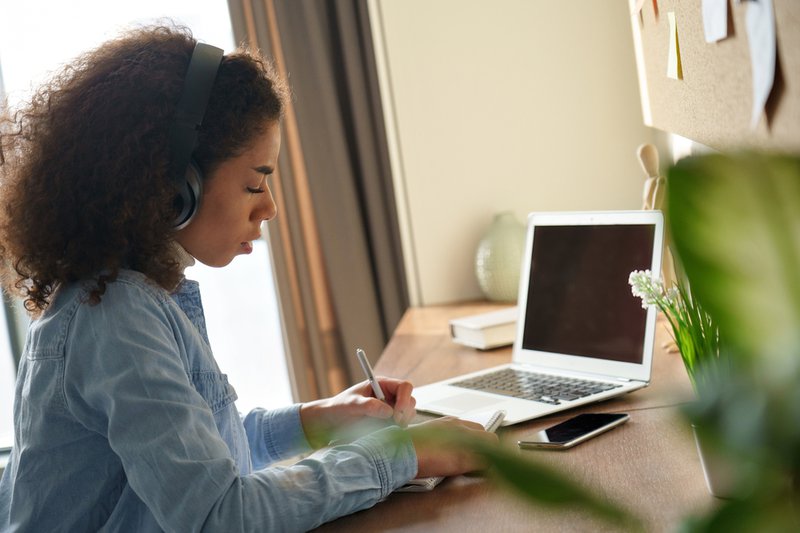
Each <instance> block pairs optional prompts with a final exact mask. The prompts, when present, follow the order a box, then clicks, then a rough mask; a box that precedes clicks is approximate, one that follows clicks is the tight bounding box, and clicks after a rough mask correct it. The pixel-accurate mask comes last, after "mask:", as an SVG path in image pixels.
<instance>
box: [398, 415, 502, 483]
mask: <svg viewBox="0 0 800 533" xmlns="http://www.w3.org/2000/svg"><path fill="white" fill-rule="evenodd" d="M505 414H506V413H505V412H504V411H487V412H484V413H474V414H473V415H472V416H469V417H463V418H464V420H471V421H472V422H477V423H478V424H481V425H482V426H483V427H484V429H486V431H491V432H492V433H494V432H495V431H497V428H499V427H500V424H501V423H502V422H503V417H504V416H505ZM442 480H444V477H423V478H418V479H412V480H411V481H409V482H408V483H406V484H405V485H403V486H402V487H400V488H399V489H397V490H396V491H395V492H425V491H428V490H433V488H434V487H435V486H436V485H438V484H439V483H441V482H442Z"/></svg>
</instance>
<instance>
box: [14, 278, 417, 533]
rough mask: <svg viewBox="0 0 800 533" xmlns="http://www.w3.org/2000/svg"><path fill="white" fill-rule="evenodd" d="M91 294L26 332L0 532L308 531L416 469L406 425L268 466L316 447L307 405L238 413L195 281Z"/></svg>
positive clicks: (62, 297) (121, 284) (59, 307)
mask: <svg viewBox="0 0 800 533" xmlns="http://www.w3.org/2000/svg"><path fill="white" fill-rule="evenodd" d="M86 297H87V294H86V291H85V288H84V287H82V286H81V285H79V284H75V285H72V286H67V287H64V288H63V289H61V290H59V291H58V293H57V294H56V296H55V298H54V301H53V303H52V304H51V305H50V306H49V307H48V309H47V310H46V311H45V313H44V314H43V315H42V316H41V317H40V318H39V319H37V320H36V321H34V322H33V324H32V325H31V327H30V329H29V331H28V336H27V339H26V343H25V351H24V354H23V357H22V360H21V362H20V368H19V373H18V377H17V386H16V396H15V402H14V426H15V441H14V448H13V451H12V454H11V459H10V461H9V464H8V466H7V468H6V470H5V472H4V475H3V478H2V481H0V530H2V531H6V530H10V531H35V532H40V531H48V532H51V531H120V532H128V531H130V532H134V531H135V532H139V531H162V530H164V531H179V532H189V531H224V532H236V531H303V530H307V529H310V528H313V527H315V526H317V525H319V524H321V523H323V522H326V521H328V520H332V519H333V518H336V517H338V516H342V515H345V514H348V513H352V512H354V511H357V510H360V509H364V508H367V507H370V506H372V505H374V504H375V503H376V502H378V501H380V500H381V499H382V498H385V497H386V496H387V495H388V494H389V493H390V492H392V491H393V490H394V489H395V488H397V487H399V486H401V485H402V484H403V483H405V482H406V481H408V480H409V479H410V478H412V477H414V475H415V474H416V468H417V467H416V456H415V453H414V449H413V446H412V445H411V442H410V440H409V439H408V437H407V436H406V435H404V434H403V432H402V431H401V430H399V429H397V428H390V429H386V430H382V431H379V432H377V433H373V434H371V435H367V436H365V437H362V438H360V439H358V440H356V441H355V442H353V443H351V444H349V445H345V446H337V447H334V448H329V449H327V450H323V451H320V452H317V453H315V454H313V455H311V456H310V457H308V458H306V459H304V460H302V461H300V462H299V463H296V464H295V465H292V466H281V467H276V466H273V467H270V466H269V465H270V464H271V463H274V462H275V461H277V460H281V459H284V458H288V457H291V456H294V455H296V454H298V453H302V452H307V451H309V450H310V448H309V445H308V442H307V441H306V438H305V436H304V433H303V429H302V426H301V423H300V406H299V405H294V406H291V407H287V408H285V409H279V410H274V411H265V410H262V409H256V410H254V411H252V412H251V413H249V414H248V415H247V416H246V417H245V418H244V420H242V419H241V417H240V415H239V413H238V412H237V411H236V408H235V404H234V400H235V399H236V393H235V391H234V389H233V387H231V385H230V384H228V381H227V378H226V376H225V375H224V374H222V373H221V372H220V370H219V368H218V367H217V363H216V362H215V360H214V357H213V355H212V353H211V349H210V347H209V345H208V339H207V337H206V333H205V320H204V318H203V310H202V305H201V303H200V295H199V288H198V286H197V283H196V282H193V281H188V280H186V281H184V282H183V284H182V285H181V287H180V290H179V291H178V292H177V293H175V294H173V295H172V296H170V295H169V294H168V293H167V292H166V291H164V290H162V289H160V288H158V287H156V286H155V285H154V284H152V283H150V282H148V281H147V279H146V278H145V277H144V276H143V275H142V274H139V273H137V272H131V271H123V272H122V273H120V275H119V278H118V279H117V280H116V281H115V282H113V283H110V284H109V285H108V288H107V291H106V293H105V295H104V296H103V298H102V302H101V303H100V304H98V305H89V304H88V303H87V301H86ZM254 469H255V470H254Z"/></svg>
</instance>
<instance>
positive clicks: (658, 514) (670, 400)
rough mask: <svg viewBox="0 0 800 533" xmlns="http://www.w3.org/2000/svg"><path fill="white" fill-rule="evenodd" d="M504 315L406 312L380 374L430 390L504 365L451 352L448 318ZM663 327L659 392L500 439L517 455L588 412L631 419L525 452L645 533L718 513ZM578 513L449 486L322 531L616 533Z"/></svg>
mask: <svg viewBox="0 0 800 533" xmlns="http://www.w3.org/2000/svg"><path fill="white" fill-rule="evenodd" d="M496 308H498V307H497V306H492V305H489V304H475V305H466V306H464V305H459V306H438V307H427V308H414V309H410V310H409V311H408V312H406V314H405V316H404V317H403V319H402V321H401V322H400V325H399V326H398V328H397V330H396V331H395V334H394V336H393V337H392V339H391V341H390V342H389V344H388V346H387V347H386V350H385V351H384V353H383V355H382V356H381V359H380V360H379V362H378V364H377V365H376V367H375V371H376V373H378V374H383V375H391V376H395V377H402V378H405V379H409V380H410V381H412V382H413V383H414V384H415V385H423V384H426V383H430V382H432V381H436V380H439V379H444V378H447V377H451V376H453V375H456V374H460V373H464V372H472V371H475V370H480V369H483V368H486V367H489V366H493V365H498V364H503V363H506V362H508V361H510V359H511V349H510V348H505V349H498V350H492V351H488V352H480V351H477V350H473V349H471V348H467V347H463V346H459V345H456V344H454V343H453V342H452V341H451V340H450V338H449V336H448V328H447V323H448V320H450V319H451V318H455V317H458V316H464V315H468V314H471V313H478V312H483V311H489V310H492V309H496ZM668 340H669V335H668V333H667V331H666V330H665V328H664V325H663V323H662V324H660V325H659V327H658V333H657V335H656V354H655V357H654V361H653V373H652V383H651V385H650V386H649V387H647V388H645V389H642V390H639V391H636V392H633V393H631V394H628V395H626V396H624V397H621V398H618V399H613V400H609V401H606V402H603V403H599V404H594V405H590V406H587V407H584V408H580V409H575V410H573V411H569V412H567V413H560V414H556V415H553V416H550V417H546V418H541V419H538V420H533V421H530V422H527V423H523V424H517V425H515V426H510V427H504V428H501V429H500V431H499V434H500V439H501V442H502V443H503V444H504V445H506V446H509V447H510V448H513V449H516V441H517V440H518V439H519V438H521V437H522V436H523V435H528V434H530V433H534V432H535V431H538V430H540V429H542V428H544V427H547V426H550V425H552V424H554V423H556V422H559V421H561V420H564V419H566V418H569V417H571V416H573V415H575V414H576V413H580V412H589V411H594V412H598V411H624V412H627V413H630V415H631V420H630V421H629V422H628V423H627V424H624V425H623V426H621V427H619V428H617V429H614V430H613V431H611V432H609V433H606V434H604V435H600V436H599V437H597V438H595V439H593V440H591V441H589V442H587V443H585V444H583V445H580V446H578V447H576V448H573V449H571V450H567V451H562V452H552V451H527V450H526V451H519V452H518V453H521V454H524V455H526V456H528V457H531V458H532V459H535V460H540V461H543V462H544V463H546V464H549V465H552V466H554V467H556V468H559V469H561V470H562V471H563V472H565V473H566V474H567V475H569V476H571V477H572V478H574V479H576V480H577V481H579V482H581V483H582V484H584V485H585V486H587V487H589V488H590V489H592V490H593V491H595V492H596V493H598V494H602V495H605V496H607V497H608V498H610V499H612V500H614V501H616V502H618V503H620V504H621V505H623V506H625V507H627V508H629V509H630V510H631V511H632V512H634V513H635V514H636V515H637V516H639V517H640V518H641V519H642V520H643V521H644V523H645V526H646V530H647V531H673V530H675V529H676V528H677V526H678V525H679V524H680V521H681V519H682V518H683V517H686V516H688V515H691V514H697V513H704V512H706V511H708V509H709V508H710V507H711V506H712V505H714V498H713V497H711V496H710V495H709V493H708V490H707V489H706V486H705V481H704V479H703V473H702V469H701V466H700V461H699V458H698V455H697V450H696V449H695V444H694V440H693V438H692V434H691V430H690V428H689V426H688V424H687V423H686V422H685V421H684V420H682V419H680V418H679V414H678V412H677V407H676V406H677V405H679V404H680V403H683V402H686V401H688V400H689V399H691V395H692V391H691V385H690V384H689V380H688V378H687V376H686V371H685V370H684V368H683V363H682V362H681V359H680V356H679V355H678V354H677V353H675V354H672V353H666V352H665V350H664V349H663V346H662V344H663V343H665V342H667V341H668ZM613 530H614V529H613V528H612V527H610V526H609V525H607V524H605V523H602V522H596V521H595V520H594V519H592V518H591V517H588V516H586V515H584V514H582V513H580V511H578V510H575V509H566V510H560V511H555V510H551V509H545V508H542V507H539V506H532V505H530V504H529V503H527V502H523V501H522V500H520V499H519V498H518V497H517V496H515V495H513V494H511V493H509V492H507V491H506V490H505V489H503V488H501V487H498V486H496V485H495V484H493V483H490V482H488V481H487V480H485V479H482V478H480V477H469V476H459V477H454V478H450V479H447V480H445V481H444V482H443V483H442V484H441V485H440V486H438V487H437V488H436V489H435V490H433V491H432V492H429V493H412V494H408V493H398V494H392V495H391V496H390V497H389V498H387V499H386V501H383V502H381V503H379V504H378V505H376V506H375V507H373V508H371V509H368V510H366V511H362V512H359V513H356V514H353V515H350V516H346V517H343V518H340V519H339V520H336V521H334V522H331V523H329V524H326V525H324V526H322V527H320V528H319V529H318V531H324V532H334V531H343V532H348V533H351V532H354V531H420V532H422V531H459V532H462V533H463V532H468V531H482V532H489V531H502V532H506V531H508V532H513V531H613Z"/></svg>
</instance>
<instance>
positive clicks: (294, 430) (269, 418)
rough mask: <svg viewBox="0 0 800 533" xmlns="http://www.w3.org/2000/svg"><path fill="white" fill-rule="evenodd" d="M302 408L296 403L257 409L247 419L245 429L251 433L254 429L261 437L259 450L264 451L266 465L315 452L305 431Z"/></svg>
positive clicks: (258, 445) (259, 438) (258, 438)
mask: <svg viewBox="0 0 800 533" xmlns="http://www.w3.org/2000/svg"><path fill="white" fill-rule="evenodd" d="M300 405H301V404H299V403H296V404H294V405H290V406H288V407H281V408H279V409H270V410H266V409H254V410H252V411H251V412H250V413H248V415H247V417H245V428H246V429H247V432H248V433H250V431H252V430H255V435H258V437H257V439H256V441H257V442H256V448H257V449H259V448H260V449H261V450H263V451H264V452H265V454H266V457H265V459H268V460H267V461H266V462H268V463H269V462H274V461H279V460H282V459H288V458H289V457H293V456H295V455H299V454H301V453H308V452H310V451H313V449H312V448H311V445H310V444H309V443H308V440H307V439H306V434H305V433H304V432H303V424H302V422H301V420H300ZM258 441H260V442H258ZM262 446H263V448H262ZM253 451H254V452H255V451H256V450H253Z"/></svg>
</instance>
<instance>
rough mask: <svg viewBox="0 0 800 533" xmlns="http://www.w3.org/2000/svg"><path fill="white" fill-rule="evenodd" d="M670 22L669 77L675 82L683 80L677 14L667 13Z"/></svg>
mask: <svg viewBox="0 0 800 533" xmlns="http://www.w3.org/2000/svg"><path fill="white" fill-rule="evenodd" d="M667 20H668V21H669V57H668V58H667V77H669V78H672V79H673V80H682V79H683V68H681V47H680V45H679V44H678V23H677V22H676V21H675V12H674V11H669V12H668V13H667Z"/></svg>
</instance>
